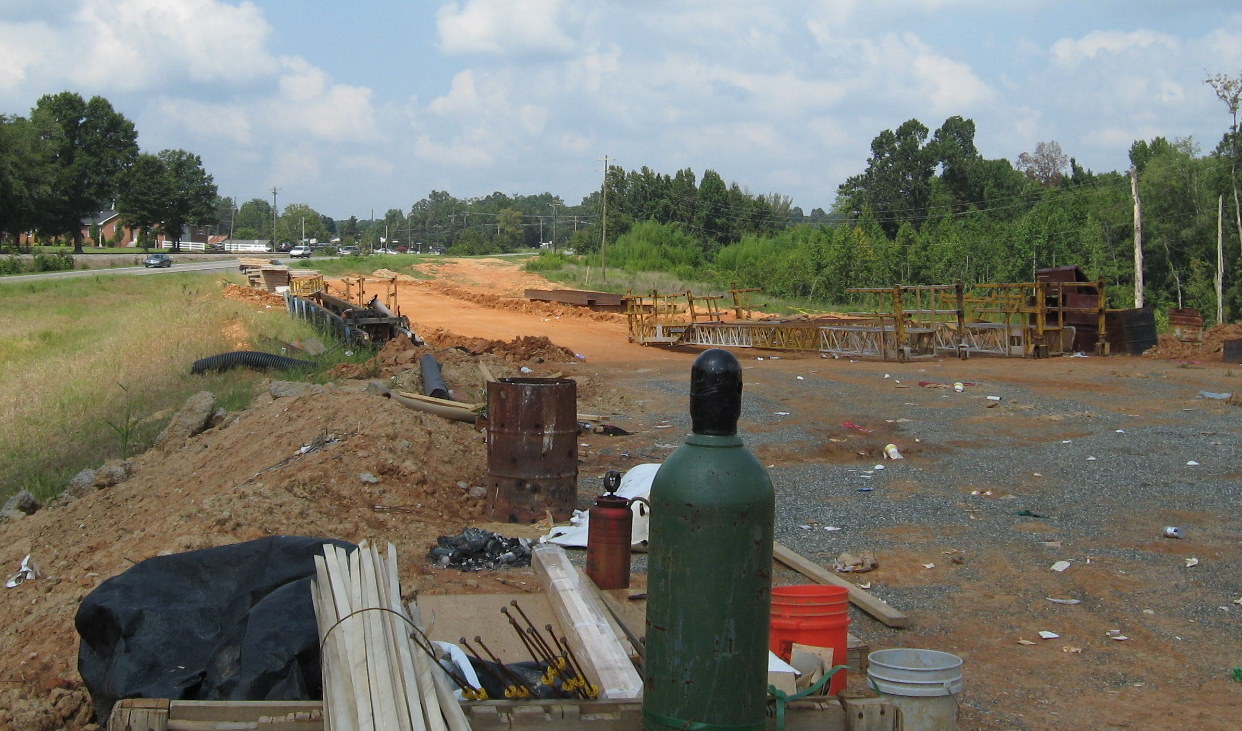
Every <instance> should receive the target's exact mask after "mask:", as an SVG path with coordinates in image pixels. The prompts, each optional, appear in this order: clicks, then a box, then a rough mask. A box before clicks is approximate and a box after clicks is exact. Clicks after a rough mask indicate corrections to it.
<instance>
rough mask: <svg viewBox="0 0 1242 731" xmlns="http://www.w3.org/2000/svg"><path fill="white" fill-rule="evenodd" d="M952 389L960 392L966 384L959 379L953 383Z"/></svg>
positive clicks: (964, 388)
mask: <svg viewBox="0 0 1242 731" xmlns="http://www.w3.org/2000/svg"><path fill="white" fill-rule="evenodd" d="M953 390H954V391H957V392H958V393H961V392H962V391H965V390H966V386H965V384H963V383H962V382H961V381H958V382H957V383H954V384H953Z"/></svg>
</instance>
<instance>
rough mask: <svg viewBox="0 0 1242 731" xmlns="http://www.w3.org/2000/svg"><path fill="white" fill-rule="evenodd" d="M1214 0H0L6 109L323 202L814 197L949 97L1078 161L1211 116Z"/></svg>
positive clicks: (958, 110) (1200, 138) (329, 206)
mask: <svg viewBox="0 0 1242 731" xmlns="http://www.w3.org/2000/svg"><path fill="white" fill-rule="evenodd" d="M1218 72H1221V73H1227V74H1231V75H1239V74H1242V4H1239V3H1238V2H1237V1H1236V0H1183V1H1182V2H1167V1H1158V0H1090V1H1086V2H1084V1H1082V0H1078V1H1076V2H1070V1H1065V0H871V1H870V2H867V1H865V0H820V1H818V2H815V1H812V0H767V1H765V2H755V1H754V0H681V1H678V0H624V1H623V0H457V1H456V2H433V1H430V0H421V1H420V0H412V1H409V2H398V1H396V0H385V1H380V0H373V1H368V0H359V1H357V2H346V1H345V0H252V1H251V2H238V1H237V0H57V1H56V2H47V0H4V2H3V3H2V4H0V113H3V114H22V115H24V114H27V113H28V112H29V110H30V108H31V107H32V106H33V105H34V103H35V101H36V100H37V99H38V98H39V97H40V96H41V95H43V94H46V93H54V92H58V91H62V90H65V89H69V90H73V91H77V92H79V93H81V94H82V95H83V96H91V95H95V94H99V95H103V96H105V97H107V98H108V99H109V100H111V101H112V102H113V104H114V105H115V106H116V107H117V108H118V109H119V110H120V111H121V112H122V113H124V114H125V115H126V116H127V117H129V118H130V119H131V120H133V121H134V123H135V124H136V125H137V127H138V131H139V144H140V145H141V146H142V147H143V149H144V150H147V151H151V152H155V151H158V150H160V149H164V148H182V149H186V150H189V151H191V152H195V153H198V154H199V155H201V156H202V158H203V161H204V165H205V167H206V168H207V170H208V172H210V173H212V175H214V177H215V180H216V183H217V184H218V185H219V187H220V192H221V194H223V195H231V196H235V197H236V198H237V199H238V200H239V201H245V200H248V199H250V198H255V197H265V198H269V199H270V193H268V192H267V191H268V190H270V188H271V187H272V186H276V187H278V188H279V189H280V195H279V197H278V202H279V204H280V206H281V207H282V208H283V207H284V205H286V204H288V203H295V202H296V203H306V204H308V205H310V206H311V207H313V208H315V209H316V210H318V211H320V212H322V213H325V214H327V215H330V216H333V217H335V218H347V217H348V216H350V215H357V216H359V217H361V218H365V217H367V216H368V215H370V211H371V210H372V209H374V210H375V211H376V214H377V215H382V213H383V211H385V210H387V209H389V208H400V209H405V210H408V208H409V206H410V205H411V204H412V203H414V202H415V201H417V200H419V199H420V198H423V197H424V196H426V195H427V194H428V193H429V192H430V191H432V190H447V191H448V192H450V193H452V194H453V195H455V196H458V197H462V198H468V197H475V196H483V195H487V194H489V193H491V192H493V191H501V192H504V193H509V194H535V193H541V192H544V191H550V192H552V193H554V194H557V195H560V196H562V197H563V198H564V199H565V201H566V202H568V203H570V204H575V203H578V202H579V201H580V200H581V198H582V197H583V196H584V195H586V194H588V193H590V192H591V191H592V190H593V189H595V188H597V187H598V186H599V181H600V177H601V169H602V164H603V162H602V159H603V156H604V155H605V154H607V155H608V156H609V158H610V160H615V162H616V164H619V165H621V166H623V167H625V168H627V169H637V168H639V167H641V166H643V165H646V166H648V167H650V168H652V169H654V170H656V171H659V172H668V173H672V172H674V171H676V170H678V169H680V168H685V167H690V168H692V169H693V170H694V171H695V172H696V173H697V174H699V175H701V174H702V172H703V171H704V170H705V169H708V168H711V169H714V170H716V171H717V172H719V173H720V174H721V175H722V176H723V177H724V178H725V179H726V180H729V181H736V182H738V183H739V184H741V185H742V186H743V187H745V188H746V189H748V190H749V191H751V192H752V193H772V192H775V193H782V194H784V195H788V196H791V197H792V198H793V201H794V204H795V205H798V206H801V207H802V208H803V209H804V210H806V211H808V212H809V211H810V210H811V209H812V208H815V207H823V208H825V209H826V208H828V207H829V206H830V205H831V204H832V201H833V198H834V194H835V191H836V187H837V185H839V184H840V183H841V182H842V181H843V180H845V178H847V177H849V176H850V175H854V174H856V173H858V172H860V171H861V170H862V169H863V168H864V167H865V165H866V159H867V155H868V152H869V145H870V142H871V139H872V138H873V137H874V136H875V135H876V134H877V133H879V132H880V131H881V130H883V129H893V128H896V127H897V126H898V125H900V124H901V123H902V122H904V121H905V120H907V119H910V118H917V119H919V120H920V121H922V122H923V123H924V124H925V125H927V126H928V127H929V128H931V129H933V130H934V129H935V128H936V127H938V126H939V125H940V124H941V123H942V122H943V121H944V119H945V118H947V117H949V116H953V115H961V116H963V117H968V118H970V119H973V120H974V121H975V123H976V129H977V132H976V143H977V145H978V147H979V150H980V152H981V153H982V154H983V155H984V156H986V157H989V158H997V157H1004V158H1007V159H1009V160H1016V159H1017V157H1018V155H1020V154H1021V153H1023V152H1029V151H1033V150H1034V148H1035V145H1036V144H1037V143H1039V142H1041V141H1049V140H1055V141H1057V142H1058V143H1059V144H1060V145H1061V148H1062V149H1063V150H1064V152H1065V153H1066V154H1067V155H1070V156H1072V157H1074V158H1076V159H1077V160H1078V161H1079V163H1080V164H1081V165H1083V166H1085V167H1088V168H1091V169H1093V170H1096V171H1108V170H1122V169H1125V168H1126V167H1127V166H1128V162H1127V151H1128V149H1129V146H1130V143H1131V142H1133V141H1134V140H1136V139H1150V138H1151V137H1154V136H1157V135H1163V136H1165V137H1168V138H1182V137H1193V138H1194V139H1195V140H1196V141H1197V142H1198V143H1199V144H1200V146H1201V147H1202V148H1203V150H1204V151H1208V150H1210V149H1212V148H1214V147H1215V145H1216V143H1217V142H1218V141H1219V140H1220V138H1221V135H1222V134H1223V133H1224V132H1225V130H1226V129H1227V128H1228V125H1229V115H1228V112H1227V109H1226V108H1225V105H1224V104H1223V103H1222V102H1221V101H1220V100H1218V99H1217V98H1216V97H1215V95H1214V94H1213V92H1212V90H1211V89H1210V88H1209V87H1207V86H1205V85H1204V84H1203V79H1204V78H1205V77H1206V76H1207V75H1208V74H1212V73H1218Z"/></svg>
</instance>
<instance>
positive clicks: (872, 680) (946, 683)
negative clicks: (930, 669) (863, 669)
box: [867, 675, 962, 711]
mask: <svg viewBox="0 0 1242 731" xmlns="http://www.w3.org/2000/svg"><path fill="white" fill-rule="evenodd" d="M867 683H868V684H869V685H870V686H871V689H872V690H874V691H875V694H876V695H884V691H882V690H880V686H878V685H876V684H875V678H873V677H871V676H870V675H868V676H867ZM940 684H941V685H942V686H944V694H945V695H947V696H949V697H950V698H952V699H953V702H954V703H956V704H957V710H959V711H960V710H962V699H961V698H959V697H958V696H960V695H961V694H960V693H954V692H953V691H951V690H949V688H951V687H953V681H952V680H942V681H940Z"/></svg>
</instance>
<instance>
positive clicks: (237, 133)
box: [155, 99, 254, 145]
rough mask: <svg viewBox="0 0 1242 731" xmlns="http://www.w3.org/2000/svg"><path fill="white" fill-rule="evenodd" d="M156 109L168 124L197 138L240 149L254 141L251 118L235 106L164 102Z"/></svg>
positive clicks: (183, 101)
mask: <svg viewBox="0 0 1242 731" xmlns="http://www.w3.org/2000/svg"><path fill="white" fill-rule="evenodd" d="M155 109H156V114H158V115H159V116H160V117H162V118H164V119H165V120H166V121H167V122H170V123H172V125H173V126H179V127H181V128H182V129H184V130H185V131H187V132H189V133H190V134H192V135H195V136H200V137H204V138H208V139H218V140H224V141H226V142H231V143H233V144H237V145H248V144H251V143H252V142H253V141H254V125H253V124H252V123H251V119H250V115H249V114H248V113H247V111H246V110H245V109H243V108H241V107H238V106H235V105H230V104H210V103H204V102H197V101H188V100H184V99H177V100H173V99H164V100H161V101H159V102H158V103H157V105H156V108H155Z"/></svg>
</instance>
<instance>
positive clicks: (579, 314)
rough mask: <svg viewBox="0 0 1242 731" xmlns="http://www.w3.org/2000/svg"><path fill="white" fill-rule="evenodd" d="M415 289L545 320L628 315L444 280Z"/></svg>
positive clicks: (620, 318) (606, 319) (609, 318)
mask: <svg viewBox="0 0 1242 731" xmlns="http://www.w3.org/2000/svg"><path fill="white" fill-rule="evenodd" d="M414 286H417V287H420V288H422V289H427V290H430V291H432V292H435V293H437V294H442V295H445V296H447V297H452V298H453V299H459V300H462V301H464V302H472V303H474V304H476V305H483V306H484V307H490V308H491V309H495V310H511V311H514V312H527V313H531V314H536V315H544V316H546V317H576V318H580V319H584V320H599V321H603V322H618V321H624V320H625V315H624V314H622V313H620V312H597V311H595V310H591V309H588V308H586V307H577V306H575V305H563V304H557V303H553V302H542V301H537V300H528V299H526V298H524V297H522V298H519V297H506V296H504V295H498V294H490V293H487V292H476V291H473V290H470V289H467V288H465V287H461V286H459V285H457V284H453V283H452V282H447V281H444V280H442V279H436V280H432V281H429V282H418V283H417V284H415V285H414Z"/></svg>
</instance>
